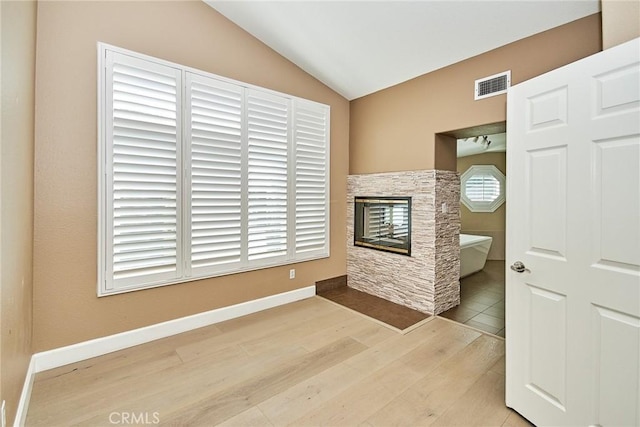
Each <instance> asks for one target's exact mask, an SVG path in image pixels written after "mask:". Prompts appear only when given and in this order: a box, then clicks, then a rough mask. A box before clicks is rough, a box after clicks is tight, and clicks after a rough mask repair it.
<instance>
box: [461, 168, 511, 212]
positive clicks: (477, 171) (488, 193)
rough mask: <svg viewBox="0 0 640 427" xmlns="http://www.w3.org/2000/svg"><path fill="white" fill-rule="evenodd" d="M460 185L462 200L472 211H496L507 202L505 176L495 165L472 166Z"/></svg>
mask: <svg viewBox="0 0 640 427" xmlns="http://www.w3.org/2000/svg"><path fill="white" fill-rule="evenodd" d="M460 186H461V189H460V190H461V191H460V201H461V202H462V204H464V205H465V206H466V207H467V208H468V209H469V210H470V211H471V212H495V211H496V209H498V208H499V207H500V206H502V204H503V203H504V202H505V176H504V175H503V173H502V172H500V170H499V169H498V168H497V167H495V166H493V165H473V166H471V167H470V168H469V169H467V171H466V172H465V173H463V174H462V176H461V177H460Z"/></svg>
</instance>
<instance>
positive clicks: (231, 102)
mask: <svg viewBox="0 0 640 427" xmlns="http://www.w3.org/2000/svg"><path fill="white" fill-rule="evenodd" d="M186 79H187V85H186V86H187V89H186V98H187V100H188V103H187V109H188V114H187V117H188V119H187V129H186V134H187V138H186V142H187V146H188V147H189V149H188V153H189V156H190V162H189V170H190V173H189V174H188V179H189V182H188V183H187V184H188V185H187V188H188V189H189V195H190V197H189V200H188V202H189V215H188V216H189V217H190V218H191V227H190V228H189V239H188V241H189V242H190V245H189V246H188V250H189V251H190V257H189V258H190V260H191V264H190V268H191V270H192V273H193V274H197V273H198V272H199V271H205V272H206V271H214V272H215V271H216V270H224V269H227V268H229V267H232V266H234V265H235V266H237V265H239V263H240V262H241V255H242V245H241V241H242V197H241V195H242V102H243V101H242V97H243V91H242V88H240V87H238V86H236V85H232V84H228V83H225V82H221V81H218V80H215V79H212V78H207V77H202V76H198V75H195V74H192V73H187V76H186Z"/></svg>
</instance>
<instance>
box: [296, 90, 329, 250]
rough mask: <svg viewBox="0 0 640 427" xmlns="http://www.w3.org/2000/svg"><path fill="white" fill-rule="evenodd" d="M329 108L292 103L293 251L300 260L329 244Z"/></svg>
mask: <svg viewBox="0 0 640 427" xmlns="http://www.w3.org/2000/svg"><path fill="white" fill-rule="evenodd" d="M327 110H328V107H326V106H324V105H319V104H315V103H310V102H305V101H304V100H296V101H295V112H296V115H295V127H294V128H295V248H296V253H297V254H298V256H300V257H304V256H308V257H311V256H314V255H315V254H322V253H324V252H326V251H327V250H328V244H329V234H328V231H329V227H328V225H329V224H328V219H329V204H328V203H327V194H328V191H329V182H328V176H329V174H328V170H329V162H328V158H329V156H328V148H329V147H328V146H327V143H326V142H327V140H328V137H329V121H328V117H329V115H328V111H327Z"/></svg>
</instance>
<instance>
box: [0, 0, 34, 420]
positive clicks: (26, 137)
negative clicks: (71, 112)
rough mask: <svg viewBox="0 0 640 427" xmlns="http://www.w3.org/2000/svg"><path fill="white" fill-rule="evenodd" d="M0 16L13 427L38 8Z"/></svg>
mask: <svg viewBox="0 0 640 427" xmlns="http://www.w3.org/2000/svg"><path fill="white" fill-rule="evenodd" d="M0 10H1V12H0V14H1V15H2V18H1V20H2V67H1V70H2V71H1V72H0V79H1V80H2V84H1V87H2V89H1V92H2V120H1V125H0V129H1V132H0V134H1V139H0V141H1V142H0V171H1V172H0V313H1V314H0V328H1V332H0V361H1V362H0V396H2V397H1V398H2V399H3V400H6V402H7V421H8V423H9V424H11V423H12V422H13V418H14V417H15V412H16V408H17V406H18V399H19V396H20V392H21V391H22V385H23V384H24V379H25V374H26V372H27V368H28V366H29V360H30V357H31V338H32V333H31V331H32V307H31V304H32V292H33V280H32V268H33V144H34V142H33V139H34V136H33V120H34V83H35V77H34V72H35V43H36V3H35V2H33V1H2V2H1V6H0Z"/></svg>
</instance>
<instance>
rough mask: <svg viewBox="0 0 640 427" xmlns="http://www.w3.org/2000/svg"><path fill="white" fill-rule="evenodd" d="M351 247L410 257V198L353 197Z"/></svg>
mask: <svg viewBox="0 0 640 427" xmlns="http://www.w3.org/2000/svg"><path fill="white" fill-rule="evenodd" d="M354 213H355V217H354V236H353V237H354V242H353V244H354V245H355V246H362V247H365V248H371V249H376V250H380V251H386V252H393V253H396V254H401V255H407V256H411V197H356V198H355V210H354Z"/></svg>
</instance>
